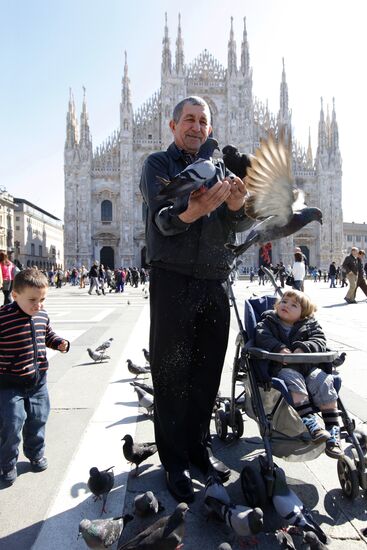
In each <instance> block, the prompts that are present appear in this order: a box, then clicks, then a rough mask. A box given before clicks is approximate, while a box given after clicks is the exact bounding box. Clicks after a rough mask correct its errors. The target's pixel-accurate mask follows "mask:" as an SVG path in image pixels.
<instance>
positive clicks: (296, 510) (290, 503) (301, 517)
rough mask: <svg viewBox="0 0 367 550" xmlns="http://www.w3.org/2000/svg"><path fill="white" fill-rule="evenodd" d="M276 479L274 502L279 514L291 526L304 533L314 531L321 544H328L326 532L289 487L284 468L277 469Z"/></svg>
mask: <svg viewBox="0 0 367 550" xmlns="http://www.w3.org/2000/svg"><path fill="white" fill-rule="evenodd" d="M274 478H275V481H274V489H273V496H272V501H273V505H274V508H275V510H276V511H277V513H278V514H279V515H280V516H281V517H282V518H283V519H285V520H287V521H288V523H290V524H291V525H295V526H296V527H299V528H300V529H302V530H303V531H313V532H314V533H316V535H317V536H318V538H319V539H320V540H321V542H323V543H326V544H327V542H328V538H327V536H326V534H325V533H324V531H323V530H322V529H321V527H320V526H319V525H318V524H317V523H316V522H315V520H314V519H313V517H312V514H311V512H310V511H309V510H307V508H305V506H304V504H303V502H302V501H301V500H300V499H299V498H298V496H297V495H296V493H295V492H294V491H292V489H290V488H289V487H288V485H287V481H286V477H285V473H284V470H283V469H282V468H275V470H274Z"/></svg>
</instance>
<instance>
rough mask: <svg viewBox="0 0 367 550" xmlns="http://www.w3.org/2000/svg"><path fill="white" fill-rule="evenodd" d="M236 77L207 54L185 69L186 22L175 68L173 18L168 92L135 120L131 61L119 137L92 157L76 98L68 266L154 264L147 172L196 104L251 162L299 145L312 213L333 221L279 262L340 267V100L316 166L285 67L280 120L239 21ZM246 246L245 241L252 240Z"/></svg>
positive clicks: (279, 253) (278, 248)
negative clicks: (182, 108) (188, 101)
mask: <svg viewBox="0 0 367 550" xmlns="http://www.w3.org/2000/svg"><path fill="white" fill-rule="evenodd" d="M227 56H228V57H227V58H228V61H227V67H223V66H222V65H221V64H220V63H219V62H218V61H217V60H216V59H215V58H214V57H213V56H212V55H211V54H210V52H209V51H207V50H204V51H203V52H202V53H200V54H199V55H198V57H197V58H196V59H194V60H193V61H192V62H190V63H187V64H186V63H185V58H184V46H183V38H182V30H181V21H180V16H179V22H178V31H177V38H176V45H175V52H174V58H173V54H172V50H171V45H170V38H169V30H168V25H167V16H166V22H165V27H164V36H163V47H162V62H161V85H160V88H159V90H157V91H156V92H154V93H153V95H152V96H151V97H150V99H148V100H147V101H146V103H145V104H144V105H143V106H141V107H140V108H138V109H137V110H135V111H133V107H132V99H131V93H130V82H129V77H128V65H127V57H126V53H125V66H124V73H123V78H122V90H121V103H120V121H119V127H118V129H117V130H115V131H113V132H112V133H111V135H110V136H109V137H108V138H107V140H106V141H105V142H104V143H103V144H101V145H99V146H98V147H97V148H96V150H95V151H93V148H92V140H91V136H90V128H89V120H88V111H87V104H86V98H85V93H84V99H83V105H82V111H81V114H80V125H79V128H78V123H77V114H76V110H75V104H74V100H73V96H72V94H71V93H70V99H69V106H68V112H67V118H66V142H65V152H64V158H65V217H64V227H65V232H64V246H65V254H64V255H65V266H66V267H71V266H72V265H81V264H84V265H90V263H91V262H92V261H93V260H94V259H97V260H100V261H101V262H102V263H103V264H104V265H108V266H110V267H118V266H120V265H123V266H131V265H138V266H139V265H141V264H142V263H144V257H145V256H144V252H145V240H144V213H145V212H144V205H143V200H142V196H141V194H140V191H139V180H140V174H141V168H142V164H143V162H144V160H145V158H146V157H147V156H148V155H149V154H150V153H152V152H154V151H158V150H162V149H166V148H167V147H168V145H169V144H170V143H171V141H172V135H171V131H170V129H169V126H168V123H169V120H170V119H171V116H172V112H173V108H174V106H175V105H176V103H178V102H179V101H180V100H181V99H183V98H184V97H186V96H189V95H199V96H201V97H203V98H204V99H205V100H206V101H207V103H208V105H209V107H210V110H211V115H212V126H213V135H214V137H215V138H216V139H217V140H218V141H219V144H220V146H221V147H223V146H224V145H226V144H228V143H232V144H235V145H236V146H237V147H238V149H239V150H240V151H241V152H246V153H251V152H254V150H255V149H256V147H257V146H258V145H259V142H260V139H261V138H263V137H266V135H267V134H268V132H269V131H273V132H275V134H278V130H279V128H280V127H281V126H282V127H285V129H286V133H287V135H288V137H289V138H290V140H291V143H292V152H293V173H294V177H295V180H296V184H297V186H298V187H300V188H301V189H302V190H303V191H304V193H305V196H306V203H307V204H308V205H310V206H317V207H319V208H320V209H321V210H322V212H323V225H320V224H318V223H317V222H312V223H311V224H309V225H307V226H306V227H305V228H303V229H302V230H301V231H300V232H299V233H297V234H295V235H292V236H291V237H288V238H285V239H282V240H280V241H274V243H272V250H271V260H272V262H273V263H276V262H278V261H280V260H282V261H283V262H284V263H285V264H289V263H291V261H292V259H293V249H294V247H295V246H300V247H301V248H302V250H303V252H304V254H305V255H306V256H307V258H308V261H309V263H310V264H311V265H316V266H320V267H323V268H325V267H327V266H328V265H329V264H330V262H331V261H336V262H337V263H340V261H341V260H342V256H343V252H342V247H343V215H342V197H341V190H342V161H341V155H340V151H339V137H338V125H337V120H336V112H335V103H334V100H333V105H332V111H331V115H330V113H329V110H328V109H327V112H326V114H325V110H324V106H323V101H322V100H321V109H320V119H319V128H318V144H317V150H316V155H315V156H313V153H312V149H311V141H310V137H309V140H308V146H307V148H305V147H302V146H301V145H299V144H298V142H297V141H296V139H295V136H294V135H293V133H292V115H291V110H290V105H289V99H288V86H287V81H286V72H285V67H284V61H283V68H282V72H281V75H280V76H281V82H280V97H279V110H278V112H277V113H271V112H269V110H268V107H267V105H266V104H264V103H262V102H261V101H259V100H258V99H255V98H254V96H253V93H252V85H253V78H252V68H251V65H250V52H249V42H248V39H247V29H246V19H244V28H243V36H242V40H241V47H240V51H239V54H238V58H237V47H236V42H235V37H234V32H233V20H231V26H230V32H229V41H228V52H227ZM242 238H243V236H242ZM242 260H243V263H244V265H247V266H258V265H259V263H262V258H261V254H260V249H259V248H255V247H252V248H251V249H249V250H248V251H247V253H246V254H245V255H244V256H243V257H242Z"/></svg>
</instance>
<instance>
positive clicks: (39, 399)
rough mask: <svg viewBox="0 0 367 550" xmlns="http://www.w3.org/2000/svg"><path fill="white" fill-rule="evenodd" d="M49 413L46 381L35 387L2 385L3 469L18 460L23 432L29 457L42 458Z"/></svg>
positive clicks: (0, 446) (0, 431)
mask: <svg viewBox="0 0 367 550" xmlns="http://www.w3.org/2000/svg"><path fill="white" fill-rule="evenodd" d="M49 413H50V400H49V396H48V390H47V384H42V385H41V386H36V387H35V388H22V387H19V388H9V389H8V388H6V389H5V388H0V469H2V470H3V472H8V471H9V470H11V469H12V468H14V466H15V465H16V463H17V459H18V454H19V444H20V441H21V435H23V452H24V455H25V456H26V457H27V458H28V459H29V460H38V459H40V458H42V457H43V453H44V448H45V428H46V422H47V418H48V415H49Z"/></svg>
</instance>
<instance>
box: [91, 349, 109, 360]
mask: <svg viewBox="0 0 367 550" xmlns="http://www.w3.org/2000/svg"><path fill="white" fill-rule="evenodd" d="M87 352H88V355H89V357H90V358H91V359H93V361H95V362H96V363H97V361H99V362H100V363H101V362H102V361H103V360H104V359H111V357H109V356H108V355H105V354H104V352H102V353H97V352H96V351H93V350H92V349H91V348H87Z"/></svg>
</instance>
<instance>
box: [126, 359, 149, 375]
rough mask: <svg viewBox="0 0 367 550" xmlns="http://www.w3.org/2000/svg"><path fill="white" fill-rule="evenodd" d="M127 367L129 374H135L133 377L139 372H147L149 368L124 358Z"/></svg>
mask: <svg viewBox="0 0 367 550" xmlns="http://www.w3.org/2000/svg"><path fill="white" fill-rule="evenodd" d="M126 363H127V368H128V369H129V372H131V374H135V378H137V377H138V376H139V374H149V373H150V369H149V368H148V367H140V366H139V365H135V364H134V363H133V362H132V361H131V359H127V360H126Z"/></svg>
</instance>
